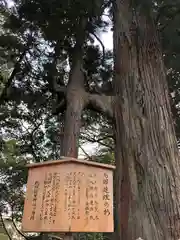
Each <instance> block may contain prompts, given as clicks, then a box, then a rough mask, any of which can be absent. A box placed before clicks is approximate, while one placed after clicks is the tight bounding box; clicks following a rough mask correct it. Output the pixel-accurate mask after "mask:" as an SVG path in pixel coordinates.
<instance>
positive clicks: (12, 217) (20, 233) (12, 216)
mask: <svg viewBox="0 0 180 240" xmlns="http://www.w3.org/2000/svg"><path fill="white" fill-rule="evenodd" d="M11 219H12V223H13V226H14V228H15V229H16V231H17V232H18V233H19V235H21V236H22V237H23V238H25V239H28V237H26V236H25V235H24V234H23V233H22V232H21V231H20V230H19V229H18V228H17V226H16V224H15V222H14V214H13V212H12V215H11Z"/></svg>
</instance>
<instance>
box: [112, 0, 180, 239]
mask: <svg viewBox="0 0 180 240" xmlns="http://www.w3.org/2000/svg"><path fill="white" fill-rule="evenodd" d="M114 9H115V11H114V12H115V15H114V53H115V78H114V85H115V92H116V100H115V104H114V111H115V112H114V113H115V138H116V177H115V182H116V189H115V193H116V194H115V195H116V196H115V203H116V218H115V219H116V239H120V240H135V239H137V238H138V237H141V238H142V239H143V240H152V239H153V240H177V239H178V237H179V236H180V228H179V227H178V225H179V223H180V221H179V220H180V215H179V204H180V189H179V186H180V176H179V175H180V166H179V164H180V161H179V157H178V149H177V142H176V139H175V133H174V129H173V122H172V118H171V111H170V106H169V99H168V90H167V84H166V76H165V71H164V65H163V60H162V53H161V50H160V45H159V40H158V36H157V32H156V29H155V26H154V24H153V21H152V19H151V18H150V17H148V18H147V17H146V18H145V17H144V16H143V15H140V11H139V12H137V11H136V10H133V11H132V9H133V8H132V6H131V7H130V6H129V3H128V1H123V3H122V1H119V0H117V1H116V5H115V6H114ZM139 9H140V8H139ZM141 14H142V13H141Z"/></svg>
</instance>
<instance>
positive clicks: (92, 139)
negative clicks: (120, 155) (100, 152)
mask: <svg viewBox="0 0 180 240" xmlns="http://www.w3.org/2000/svg"><path fill="white" fill-rule="evenodd" d="M81 138H82V139H84V140H86V141H88V142H91V143H95V142H97V143H99V144H101V145H102V146H104V147H107V148H109V149H111V150H112V151H114V148H113V147H112V146H110V145H109V144H106V143H104V142H102V139H95V138H92V137H91V138H90V137H87V136H84V135H83V136H81Z"/></svg>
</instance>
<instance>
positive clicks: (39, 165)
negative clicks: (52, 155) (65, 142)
mask: <svg viewBox="0 0 180 240" xmlns="http://www.w3.org/2000/svg"><path fill="white" fill-rule="evenodd" d="M69 162H74V163H77V164H85V165H90V166H97V167H101V168H107V169H115V168H116V167H115V166H113V165H109V164H103V163H98V162H93V161H85V160H78V159H75V158H62V160H54V161H45V162H42V163H32V164H28V165H27V167H28V168H34V167H42V166H46V165H52V164H53V165H56V164H58V165H59V164H65V163H69Z"/></svg>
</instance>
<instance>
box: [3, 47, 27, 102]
mask: <svg viewBox="0 0 180 240" xmlns="http://www.w3.org/2000/svg"><path fill="white" fill-rule="evenodd" d="M28 47H29V46H27V47H25V49H24V51H23V52H22V54H21V55H20V57H19V59H18V61H17V62H16V63H15V65H14V69H13V71H12V73H11V76H10V77H9V79H8V80H7V82H6V83H5V86H4V89H3V91H2V94H1V95H0V104H2V103H3V101H4V100H6V98H7V95H8V93H7V91H8V89H9V87H10V86H11V83H12V81H13V79H14V77H15V75H16V74H17V73H18V71H19V67H20V64H21V62H22V60H23V58H24V56H25V55H26V52H27V50H28Z"/></svg>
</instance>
